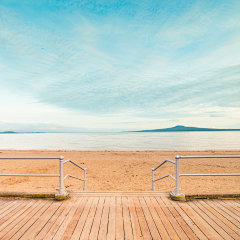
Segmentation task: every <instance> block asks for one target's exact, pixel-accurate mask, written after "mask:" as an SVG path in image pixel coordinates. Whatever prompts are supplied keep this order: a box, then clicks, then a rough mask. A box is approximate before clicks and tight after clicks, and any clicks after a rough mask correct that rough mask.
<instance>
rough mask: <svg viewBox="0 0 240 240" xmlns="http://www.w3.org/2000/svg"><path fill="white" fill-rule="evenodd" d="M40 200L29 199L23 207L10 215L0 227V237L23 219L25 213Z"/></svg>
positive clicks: (29, 211)
mask: <svg viewBox="0 0 240 240" xmlns="http://www.w3.org/2000/svg"><path fill="white" fill-rule="evenodd" d="M39 204H40V202H37V201H30V202H29V203H28V204H27V205H26V206H25V207H24V208H22V209H21V210H20V211H19V212H18V213H16V214H15V215H14V216H12V217H11V218H10V219H8V221H6V222H5V223H4V224H2V225H1V228H0V238H2V237H3V236H4V235H6V234H7V233H9V232H10V231H11V230H12V229H13V228H14V227H15V226H16V225H17V224H18V223H19V222H20V221H21V220H22V219H24V218H25V217H26V216H27V214H29V213H31V211H32V210H33V209H34V208H35V207H36V206H37V205H39Z"/></svg>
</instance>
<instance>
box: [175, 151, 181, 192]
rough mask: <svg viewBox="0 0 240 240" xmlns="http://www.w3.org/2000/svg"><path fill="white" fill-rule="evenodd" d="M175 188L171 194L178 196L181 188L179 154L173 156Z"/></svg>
mask: <svg viewBox="0 0 240 240" xmlns="http://www.w3.org/2000/svg"><path fill="white" fill-rule="evenodd" d="M175 165H176V167H175V188H174V191H173V194H174V195H176V196H180V195H182V194H181V188H180V177H179V155H176V156H175Z"/></svg>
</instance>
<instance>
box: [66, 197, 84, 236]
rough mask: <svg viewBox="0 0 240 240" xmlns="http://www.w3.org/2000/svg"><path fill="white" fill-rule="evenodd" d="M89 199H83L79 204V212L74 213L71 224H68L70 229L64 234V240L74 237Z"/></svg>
mask: <svg viewBox="0 0 240 240" xmlns="http://www.w3.org/2000/svg"><path fill="white" fill-rule="evenodd" d="M87 200H88V198H85V197H84V198H82V200H81V202H80V203H79V204H78V206H77V207H78V208H77V211H76V212H75V213H74V215H73V217H72V219H71V221H70V223H69V224H68V227H67V229H66V231H65V232H64V234H63V236H62V239H70V238H71V236H72V233H73V232H74V230H75V227H76V226H77V224H78V221H79V218H80V217H81V215H82V212H83V209H84V208H85V204H86V202H87Z"/></svg>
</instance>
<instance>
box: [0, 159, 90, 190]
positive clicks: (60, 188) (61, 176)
mask: <svg viewBox="0 0 240 240" xmlns="http://www.w3.org/2000/svg"><path fill="white" fill-rule="evenodd" d="M13 159H16V160H27V159H31V160H34V159H41V160H43V159H44V160H46V159H52V160H53V159H59V174H0V176H5V177H11V176H12V177H59V189H58V193H57V195H65V194H66V190H65V187H64V179H66V178H67V177H68V176H69V177H73V178H76V179H79V180H82V181H84V187H83V190H86V168H82V167H80V166H79V165H78V164H76V163H74V162H73V161H72V160H70V159H69V160H66V161H65V162H63V159H64V158H63V156H60V157H0V160H13ZM67 162H71V163H73V164H74V165H76V166H77V167H79V168H81V169H82V170H84V179H80V178H77V177H74V176H72V175H69V174H68V175H66V176H65V177H63V164H64V163H67Z"/></svg>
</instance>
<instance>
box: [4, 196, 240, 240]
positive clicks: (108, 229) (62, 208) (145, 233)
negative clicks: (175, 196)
mask: <svg viewBox="0 0 240 240" xmlns="http://www.w3.org/2000/svg"><path fill="white" fill-rule="evenodd" d="M0 239H24V240H25V239H58V240H60V239H83V240H84V239H92V240H95V239H101V240H102V239H104V240H109V239H110V240H115V239H164V240H165V239H174V240H175V239H240V200H236V199H235V200H192V201H187V202H174V201H172V200H170V199H169V198H168V196H167V195H166V194H159V193H157V194H155V195H154V194H153V193H151V194H147V193H146V194H144V193H142V194H140V193H139V194H138V193H129V194H127V193H124V194H121V193H113V192H112V193H108V194H104V193H95V194H94V193H91V194H89V195H88V194H81V193H78V194H73V195H72V197H71V198H70V199H69V200H67V201H64V202H57V201H54V200H46V199H45V200H40V199H38V200H31V199H20V200H18V199H14V200H11V199H9V200H8V199H0Z"/></svg>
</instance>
